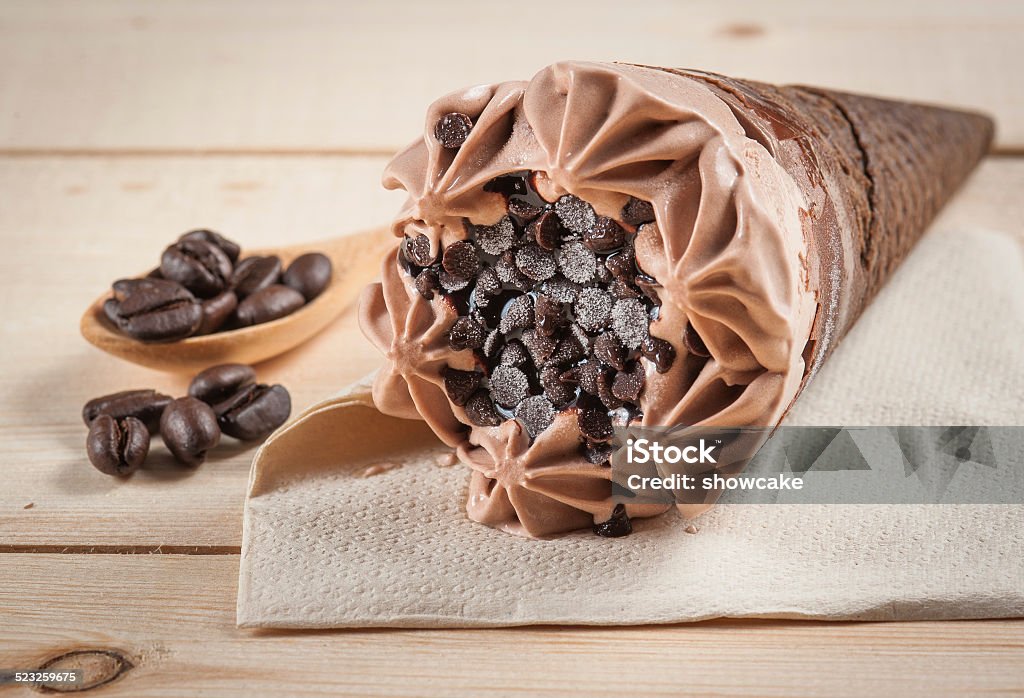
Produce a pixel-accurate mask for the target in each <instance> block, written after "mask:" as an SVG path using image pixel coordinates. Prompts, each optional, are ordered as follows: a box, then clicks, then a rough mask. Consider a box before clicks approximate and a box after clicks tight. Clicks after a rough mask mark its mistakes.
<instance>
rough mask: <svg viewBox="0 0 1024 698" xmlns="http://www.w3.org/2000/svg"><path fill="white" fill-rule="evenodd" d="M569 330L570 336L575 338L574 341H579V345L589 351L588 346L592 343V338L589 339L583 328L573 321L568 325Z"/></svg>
mask: <svg viewBox="0 0 1024 698" xmlns="http://www.w3.org/2000/svg"><path fill="white" fill-rule="evenodd" d="M569 331H570V332H572V336H573V337H575V338H576V341H577V342H579V343H580V346H581V347H583V348H584V350H585V351H586V352H589V351H590V348H591V347H592V346H593V344H594V342H593V340H591V339H590V335H588V334H587V333H586V332H585V331H584V330H583V328H582V327H580V326H579V325H578V324H576V323H575V322H574V323H572V324H571V325H569Z"/></svg>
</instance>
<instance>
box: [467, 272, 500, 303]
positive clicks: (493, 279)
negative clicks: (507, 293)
mask: <svg viewBox="0 0 1024 698" xmlns="http://www.w3.org/2000/svg"><path fill="white" fill-rule="evenodd" d="M499 293H501V279H499V278H498V273H497V272H496V271H494V268H493V267H487V268H486V269H484V270H483V271H481V272H480V275H479V276H477V277H476V286H474V287H473V294H474V296H475V297H476V303H477V305H479V306H481V307H487V304H488V302H489V301H490V299H491V297H493V296H496V295H498V294H499Z"/></svg>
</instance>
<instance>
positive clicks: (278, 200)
mask: <svg viewBox="0 0 1024 698" xmlns="http://www.w3.org/2000/svg"><path fill="white" fill-rule="evenodd" d="M357 5H358V6H357ZM847 5H849V7H847ZM767 8H770V9H767ZM1022 45H1024V5H1021V4H1020V3H1007V2H999V1H997V0H991V1H986V2H972V3H960V2H956V1H955V0H947V1H944V2H942V1H938V2H937V1H933V2H904V3H899V2H892V1H882V0H869V1H867V2H858V3H825V2H809V3H801V2H795V1H793V0H787V1H785V2H777V3H757V2H753V1H750V2H722V1H721V0H701V1H699V2H694V3H687V4H686V5H685V6H684V5H683V4H682V3H672V2H668V1H666V2H634V3H626V4H623V3H612V2H603V1H601V2H584V1H583V0H579V1H577V2H565V3H559V4H555V3H546V4H544V5H543V7H542V8H538V9H531V8H530V7H529V6H528V4H515V5H509V4H507V3H491V4H488V3H468V2H467V3H451V2H433V3H416V4H412V3H392V4H388V5H385V4H384V3H365V4H357V3H331V2H327V1H326V0H325V1H324V2H313V1H310V0H289V2H277V3H275V2H269V1H268V0H262V1H259V2H256V1H254V0H248V1H244V2H243V0H238V1H231V2H217V3H210V2H202V1H200V0H180V1H177V2H173V3H170V2H168V3H159V4H158V3H149V4H142V3H132V2H127V1H118V0H107V1H88V2H85V1H81V2H72V1H70V0H69V1H67V2H52V3H41V2H38V1H37V0H21V1H15V0H3V1H2V2H0V105H2V108H0V192H2V193H0V245H2V248H0V250H2V252H0V297H2V298H3V303H4V311H3V320H2V322H0V355H2V359H3V360H2V362H0V401H2V402H0V464H2V468H3V475H2V480H0V483H2V484H0V670H4V669H27V668H34V667H38V666H40V665H41V664H43V663H44V662H46V661H47V660H48V659H50V658H53V657H58V656H60V655H64V654H65V653H69V652H78V651H86V652H92V654H91V655H84V656H78V655H76V657H72V658H69V659H66V660H64V661H65V662H69V661H82V662H84V663H86V664H87V665H88V666H90V667H91V670H92V671H94V672H95V675H96V676H97V677H98V678H105V677H111V676H115V675H116V679H115V680H113V681H112V682H111V683H108V684H106V685H104V686H101V687H99V688H96V689H93V692H94V693H95V694H97V695H111V696H113V695H123V696H163V695H166V696H180V695H188V694H199V693H201V694H202V695H207V696H235V695H238V696H243V695H307V694H308V695H313V694H317V695H319V694H327V695H441V694H451V695H465V696H482V695H534V694H578V695H609V696H623V695H633V694H640V695H645V694H647V695H681V694H694V695H780V696H795V695H829V696H834V695H844V694H861V693H864V694H921V695H940V694H949V695H963V694H975V695H977V694H981V693H985V694H1006V693H1012V692H1014V691H1021V690H1022V689H1024V621H1020V620H992V621H973V622H943V623H820V622H792V621H787V622H778V621H717V622H706V623H697V624H692V625H678V626H669V627H637V628H576V627H552V628H520V629H508V630H466V631H457V630H444V631H381V630H374V631H369V630H368V631H346V632H315V633H299V632H246V631H240V630H238V629H236V628H235V626H234V605H235V592H236V575H237V569H238V553H239V543H240V537H241V513H242V501H243V495H244V490H245V484H246V476H247V473H248V470H249V462H250V460H251V457H252V454H253V450H252V449H251V448H248V447H242V446H237V445H235V444H234V443H231V444H228V445H227V446H226V447H221V448H220V449H219V450H218V451H217V452H216V453H215V454H214V455H213V456H212V457H211V459H210V461H209V462H208V463H207V464H206V465H204V466H203V467H202V468H200V469H198V470H196V471H195V472H183V471H181V470H179V469H177V468H176V467H174V465H173V463H172V461H171V459H170V457H169V455H168V454H167V452H166V451H165V450H164V448H163V446H162V444H160V443H159V441H157V442H155V444H154V452H153V455H152V456H151V460H150V463H151V467H149V468H147V469H146V470H143V471H141V472H139V473H137V474H136V475H135V476H134V477H132V478H131V479H130V480H129V481H127V482H120V481H117V480H114V479H111V478H107V477H104V476H102V475H100V474H99V473H97V472H96V471H95V470H93V469H92V467H91V466H90V465H89V463H88V461H87V460H86V458H85V454H84V451H83V445H84V439H85V428H84V427H83V426H82V423H81V418H80V416H79V411H80V408H81V405H82V404H83V403H84V402H85V401H86V400H87V399H89V398H91V397H94V396H96V395H100V394H104V393H108V392H112V391H115V390H121V389H127V388H134V387H154V388H159V389H162V390H165V391H169V392H173V393H178V394H180V393H182V392H183V390H184V388H185V386H186V384H187V377H185V376H174V375H164V374H159V373H156V372H153V371H149V370H146V369H142V368H139V367H135V366H131V365H127V364H124V363H121V362H119V361H117V360H115V359H113V358H111V357H109V356H106V355H103V354H101V353H100V352H98V351H97V350H95V349H93V348H92V347H90V346H88V345H87V344H85V342H84V341H83V340H81V339H80V337H79V336H78V334H77V327H78V317H79V314H80V313H81V311H82V310H83V309H84V308H85V306H86V305H87V304H88V302H89V301H90V300H91V299H92V298H94V297H95V296H96V295H97V294H98V293H99V292H101V291H102V290H103V289H104V287H105V286H106V285H107V284H108V283H109V282H110V281H111V280H112V279H114V278H116V277H118V276H119V275H123V274H127V273H132V272H137V271H140V270H144V269H147V268H149V267H150V266H152V265H153V264H154V261H155V260H156V259H157V258H158V255H159V252H160V251H161V249H162V248H163V246H164V245H165V244H166V243H167V241H169V240H170V239H172V238H173V237H175V236H177V235H178V234H179V233H181V232H183V231H185V230H188V229H191V228H195V227H211V228H213V229H216V230H219V231H222V232H224V233H225V234H227V235H229V236H231V237H233V238H235V239H237V240H239V241H241V242H242V243H243V244H244V245H245V246H249V247H257V246H261V245H270V244H275V243H279V242H282V241H289V240H315V239H318V238H326V237H330V236H334V235H339V234H344V233H347V232H351V231H355V230H359V229H361V228H365V227H369V226H373V225H377V224H380V223H382V222H385V221H387V220H388V219H389V218H390V216H391V215H392V212H393V211H394V210H395V208H396V207H397V205H398V204H399V202H400V200H401V196H400V195H397V194H394V193H391V192H385V191H382V190H381V189H380V186H379V178H380V172H381V169H382V167H383V165H384V163H385V162H386V161H387V159H388V155H389V154H390V153H392V152H394V150H395V149H396V148H398V147H400V146H401V145H403V144H404V143H405V142H407V141H409V140H411V139H412V138H413V137H415V136H416V134H417V132H418V130H419V129H420V128H421V119H422V114H423V112H424V107H425V106H426V104H427V103H428V102H429V101H430V100H431V99H432V98H433V97H435V96H437V95H440V94H443V93H444V92H447V91H450V90H453V89H455V88H458V87H461V86H464V85H467V84H472V83H477V82H485V81H493V80H498V79H509V78H522V77H528V76H529V75H531V74H532V73H533V72H534V71H536V70H537V69H539V68H540V67H542V66H543V65H545V64H546V63H548V62H551V61H553V60H557V59H559V58H566V57H592V58H598V59H623V60H630V61H635V62H645V63H655V64H663V65H684V66H692V67H701V68H706V69H711V70H718V71H721V72H731V73H734V74H737V75H741V76H746V77H751V78H760V79H767V80H776V81H789V82H806V83H812V84H813V83H817V84H822V85H827V86H833V87H841V88H847V89H851V90H861V91H867V92H875V93H879V94H883V95H892V96H906V97H911V98H917V99H926V100H933V101H944V102H949V103H954V104H962V105H967V106H973V107H976V108H979V109H984V110H986V111H989V112H991V113H993V114H994V115H995V116H996V118H997V119H998V121H999V136H998V142H997V146H996V147H997V152H996V154H995V155H993V157H990V158H989V159H988V160H987V161H986V162H985V163H984V164H983V166H982V167H981V169H980V170H979V172H978V174H977V175H976V177H975V178H974V179H973V180H972V181H971V183H970V185H969V186H968V187H967V188H966V190H965V191H964V192H963V193H962V194H961V195H960V196H959V197H958V199H957V200H956V201H955V202H954V203H953V204H952V205H951V206H950V208H949V209H948V210H947V211H946V212H945V213H944V214H943V217H942V219H941V222H940V223H939V224H942V225H961V226H968V225H983V226H985V227H986V228H989V229H993V230H1000V231H1003V232H1006V233H1008V234H1011V235H1015V236H1017V238H1018V240H1021V241H1022V245H1024V223H1022V221H1024V204H1022V201H1021V196H1020V195H1021V192H1022V191H1024V157H1021V156H1024V90H1022V89H1021V85H1022V84H1024V83H1022V82H1021V78H1020V71H1021V69H1022V68H1024V51H1022V48H1021V47H1022ZM495 49H496V50H495ZM375 361H376V356H375V352H374V351H373V349H372V348H371V347H370V346H369V344H368V343H367V342H366V341H365V340H364V339H363V338H362V336H361V335H360V334H359V332H358V329H357V327H356V324H355V321H354V318H353V317H352V314H351V313H346V314H345V315H344V316H343V317H342V318H341V319H340V320H339V321H338V322H337V323H335V324H334V325H333V326H332V327H330V328H329V329H328V330H327V331H325V332H324V333H322V334H321V335H320V336H318V337H317V338H316V339H315V340H314V341H312V342H310V343H309V344H308V345H306V346H303V347H301V348H300V349H298V350H295V351H293V352H291V353H290V354H288V355H286V356H283V357H280V358H278V359H276V360H272V361H270V362H267V363H266V364H265V365H261V366H259V367H258V368H259V373H260V375H261V377H262V378H263V379H264V380H268V381H276V382H281V383H284V384H285V385H287V386H288V387H289V388H290V390H291V391H292V395H293V399H294V402H295V404H296V406H297V407H301V406H304V405H306V404H309V403H311V402H313V401H314V400H316V399H318V398H320V397H322V396H324V395H325V394H326V393H328V392H330V391H332V390H334V389H336V388H338V387H339V386H341V385H342V384H344V383H345V382H347V381H349V380H351V379H354V378H356V377H358V376H359V375H361V374H363V373H364V372H365V371H366V370H367V369H369V368H370V367H372V366H373V365H374V363H375ZM382 581H386V580H382ZM582 593H585V592H582ZM0 693H2V694H5V695H6V694H11V695H27V694H29V693H30V689H28V688H24V687H21V688H18V687H12V686H3V685H0Z"/></svg>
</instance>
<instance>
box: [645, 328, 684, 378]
mask: <svg viewBox="0 0 1024 698" xmlns="http://www.w3.org/2000/svg"><path fill="white" fill-rule="evenodd" d="M640 353H641V354H642V355H643V357H644V358H645V359H647V360H648V361H650V362H651V363H653V364H654V367H655V368H656V369H657V370H658V373H665V372H667V371H668V370H669V369H670V368H672V363H673V362H674V361H675V359H676V350H675V348H674V347H673V346H672V345H671V344H669V343H668V342H666V341H665V340H664V339H660V338H658V337H655V336H654V335H648V336H647V338H646V339H644V341H643V343H642V344H641V345H640Z"/></svg>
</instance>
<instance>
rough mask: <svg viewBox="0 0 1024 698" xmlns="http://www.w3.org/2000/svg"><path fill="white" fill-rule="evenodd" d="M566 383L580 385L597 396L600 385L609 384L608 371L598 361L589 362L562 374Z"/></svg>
mask: <svg viewBox="0 0 1024 698" xmlns="http://www.w3.org/2000/svg"><path fill="white" fill-rule="evenodd" d="M561 378H562V381H563V382H565V383H579V386H580V388H582V389H583V390H584V391H586V392H588V393H590V394H591V395H594V396H596V395H597V394H598V392H599V391H600V387H599V386H600V385H601V384H602V383H605V382H607V369H606V368H605V367H603V366H601V364H600V363H599V362H597V361H594V360H587V361H584V362H583V363H581V364H580V365H579V366H574V367H572V368H570V369H569V370H568V371H566V372H565V373H563V374H562V376H561Z"/></svg>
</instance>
